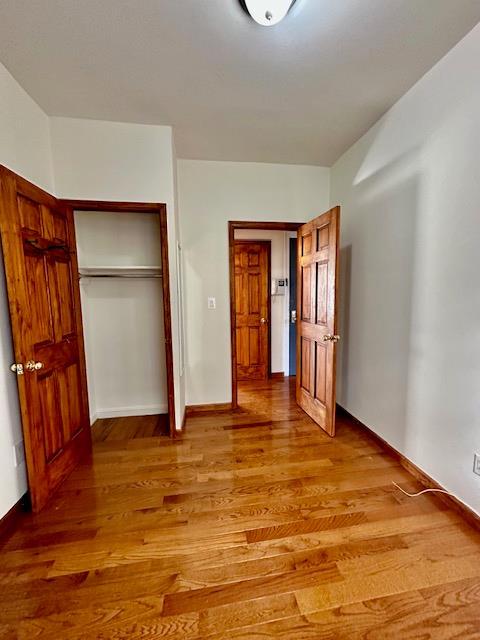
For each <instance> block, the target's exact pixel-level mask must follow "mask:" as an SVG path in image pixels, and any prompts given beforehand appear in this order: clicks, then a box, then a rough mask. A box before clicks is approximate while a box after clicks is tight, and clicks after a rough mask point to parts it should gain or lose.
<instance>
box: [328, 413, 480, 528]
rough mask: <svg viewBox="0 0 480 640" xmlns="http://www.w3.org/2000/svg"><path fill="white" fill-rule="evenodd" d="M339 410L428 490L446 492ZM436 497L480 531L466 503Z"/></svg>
mask: <svg viewBox="0 0 480 640" xmlns="http://www.w3.org/2000/svg"><path fill="white" fill-rule="evenodd" d="M337 410H338V411H339V412H340V414H342V413H343V414H344V415H345V416H347V417H348V418H349V419H350V420H351V421H352V422H353V423H354V424H355V425H356V426H358V427H360V428H361V429H363V430H364V431H366V432H367V433H368V434H369V436H370V437H371V438H373V439H374V440H375V441H376V442H377V444H379V445H380V446H381V447H382V448H383V449H385V451H387V452H388V453H389V454H390V455H391V456H393V457H394V458H395V459H396V460H398V462H399V464H400V465H401V466H402V467H403V468H404V469H406V470H407V471H408V472H409V473H410V474H411V475H412V476H413V477H414V478H415V480H417V481H418V482H420V484H422V485H423V486H424V487H425V488H427V489H442V490H443V491H446V489H445V487H442V485H441V484H439V483H438V482H437V481H436V480H434V479H433V478H431V477H430V476H429V475H428V474H427V473H425V471H423V470H422V469H420V467H417V465H416V464H414V463H413V462H412V461H411V460H409V459H408V458H407V457H405V456H404V455H403V453H400V451H398V449H395V447H392V445H391V444H389V443H388V442H387V441H386V440H384V439H383V438H382V437H381V436H379V435H378V434H377V433H375V431H372V429H370V427H367V425H365V424H363V422H361V421H360V420H359V419H358V418H355V416H353V415H352V414H351V413H350V412H349V411H347V410H346V409H344V408H343V407H341V406H340V405H338V404H337ZM436 496H437V497H438V498H439V499H440V500H442V502H444V503H445V504H446V505H448V506H449V507H451V508H452V509H454V510H455V511H456V512H457V513H459V514H460V515H461V516H462V517H463V518H464V519H465V520H466V521H467V522H468V524H470V525H471V526H472V527H474V528H475V529H477V530H479V531H480V515H478V514H477V513H475V511H473V510H472V509H470V507H468V506H467V505H466V504H465V503H464V502H462V501H461V500H460V499H459V498H456V497H455V496H451V495H446V494H445V493H437V494H436Z"/></svg>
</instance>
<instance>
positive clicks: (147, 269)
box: [74, 210, 169, 438]
mask: <svg viewBox="0 0 480 640" xmlns="http://www.w3.org/2000/svg"><path fill="white" fill-rule="evenodd" d="M74 220H75V233H76V242H77V255H78V265H79V267H78V269H79V278H80V296H81V306H82V317H83V330H84V340H85V357H86V365H87V384H88V396H89V406H90V422H91V424H94V423H95V422H96V421H97V420H99V419H100V420H101V419H105V418H120V417H131V416H158V421H156V423H155V429H156V431H155V435H157V434H158V435H160V433H162V434H165V435H167V434H168V433H169V415H168V414H169V397H168V396H169V381H168V374H167V371H168V367H167V354H166V344H165V342H166V341H165V318H164V304H163V299H164V288H163V278H164V275H165V274H164V269H162V245H163V244H164V243H162V242H161V235H162V233H166V229H163V228H162V224H161V213H160V212H159V213H151V212H149V213H144V212H136V211H120V212H116V211H84V210H74ZM165 246H166V245H165ZM164 250H165V249H164ZM110 422H111V421H110ZM117 422H118V421H117ZM148 422H149V423H152V419H149V421H148ZM124 423H125V425H129V426H128V427H127V426H126V427H125V428H126V429H127V432H126V433H125V434H124V437H125V438H128V437H131V436H132V435H135V434H132V433H128V430H129V429H130V430H131V425H132V424H134V423H135V421H132V420H130V421H124ZM121 424H122V423H121ZM136 424H138V425H141V424H142V421H137V423H136ZM104 425H105V428H107V426H108V421H105V422H100V423H98V424H97V425H96V428H97V429H98V428H100V429H101V428H103V426H104ZM139 428H141V427H140V426H139Z"/></svg>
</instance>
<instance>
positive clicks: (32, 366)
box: [25, 360, 43, 371]
mask: <svg viewBox="0 0 480 640" xmlns="http://www.w3.org/2000/svg"><path fill="white" fill-rule="evenodd" d="M25 368H26V370H27V371H40V369H43V362H35V361H34V360H29V361H28V362H27V364H26V365H25Z"/></svg>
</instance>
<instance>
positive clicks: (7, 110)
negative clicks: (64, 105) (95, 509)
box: [0, 64, 53, 518]
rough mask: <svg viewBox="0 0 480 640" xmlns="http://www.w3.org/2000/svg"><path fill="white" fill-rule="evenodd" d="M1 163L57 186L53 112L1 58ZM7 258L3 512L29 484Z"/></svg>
mask: <svg viewBox="0 0 480 640" xmlns="http://www.w3.org/2000/svg"><path fill="white" fill-rule="evenodd" d="M0 164H3V165H4V166H6V167H8V168H9V169H12V171H15V172H16V173H18V174H20V175H22V176H24V177H25V178H27V179H28V180H30V181H31V182H34V183H35V184H37V185H38V186H40V187H42V188H44V189H46V190H49V191H51V190H52V186H53V178H52V163H51V158H50V140H49V123H48V118H47V116H46V115H45V114H44V113H43V111H42V110H41V109H40V108H39V107H38V106H37V105H36V104H35V102H33V100H32V99H31V98H30V97H29V96H28V95H27V94H26V93H25V91H24V90H23V89H22V88H21V87H20V85H19V84H17V82H16V81H15V80H14V79H13V78H12V76H11V75H10V74H9V73H8V71H7V70H6V69H5V67H4V66H3V65H1V64H0ZM14 361H15V360H14V356H13V347H12V340H11V329H10V318H9V313H8V303H7V294H6V288H5V279H4V270H3V260H2V256H1V253H0V469H1V470H2V480H1V482H0V518H1V517H3V516H4V515H5V513H7V511H9V509H11V507H12V506H13V505H14V504H15V503H16V502H17V501H18V500H19V498H21V496H22V495H23V494H24V493H25V491H26V490H27V479H26V469H25V465H24V464H21V465H20V466H18V467H15V466H14V455H13V446H14V444H15V443H17V442H19V441H21V440H22V426H21V422H20V411H19V406H18V395H17V383H16V378H15V376H14V374H12V373H11V372H10V371H9V367H10V365H11V364H12V362H14Z"/></svg>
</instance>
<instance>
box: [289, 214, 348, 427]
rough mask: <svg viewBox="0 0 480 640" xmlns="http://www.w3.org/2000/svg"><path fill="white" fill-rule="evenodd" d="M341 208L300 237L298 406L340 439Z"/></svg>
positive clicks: (307, 226) (312, 223)
mask: <svg viewBox="0 0 480 640" xmlns="http://www.w3.org/2000/svg"><path fill="white" fill-rule="evenodd" d="M339 223H340V207H335V208H333V209H331V210H330V211H327V212H326V213H324V214H323V215H321V216H319V217H318V218H315V219H314V220H311V221H310V222H307V224H304V225H303V226H301V227H300V228H299V230H298V235H297V318H298V320H297V402H298V404H299V405H300V406H301V407H302V409H304V411H306V413H308V415H309V416H310V417H311V418H313V420H315V422H317V423H318V424H319V425H320V427H322V429H324V430H325V431H326V432H327V433H328V434H329V435H331V436H334V435H335V370H336V367H335V357H336V343H337V341H338V340H339V336H338V335H337V280H338V242H339Z"/></svg>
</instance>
